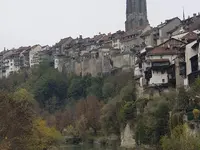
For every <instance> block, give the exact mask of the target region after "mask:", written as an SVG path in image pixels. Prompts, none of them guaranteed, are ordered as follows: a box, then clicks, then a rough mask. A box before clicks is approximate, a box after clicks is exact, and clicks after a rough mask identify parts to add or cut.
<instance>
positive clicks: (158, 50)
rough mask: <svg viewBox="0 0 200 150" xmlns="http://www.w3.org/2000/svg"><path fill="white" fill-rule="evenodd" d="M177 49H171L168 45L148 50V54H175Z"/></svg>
mask: <svg viewBox="0 0 200 150" xmlns="http://www.w3.org/2000/svg"><path fill="white" fill-rule="evenodd" d="M176 53H177V50H173V49H169V48H166V47H156V48H154V49H153V50H151V51H149V52H148V55H173V54H176Z"/></svg>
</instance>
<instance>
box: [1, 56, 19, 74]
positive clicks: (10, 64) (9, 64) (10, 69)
mask: <svg viewBox="0 0 200 150" xmlns="http://www.w3.org/2000/svg"><path fill="white" fill-rule="evenodd" d="M3 68H4V72H3V75H2V76H3V77H6V78H7V77H8V76H9V75H10V74H11V73H14V72H17V71H19V69H20V67H19V66H15V65H14V59H13V58H12V57H8V58H6V59H4V60H3Z"/></svg>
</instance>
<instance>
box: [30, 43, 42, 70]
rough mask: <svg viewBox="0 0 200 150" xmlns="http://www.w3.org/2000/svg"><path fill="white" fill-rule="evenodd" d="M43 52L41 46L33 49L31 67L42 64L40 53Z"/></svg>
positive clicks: (31, 51)
mask: <svg viewBox="0 0 200 150" xmlns="http://www.w3.org/2000/svg"><path fill="white" fill-rule="evenodd" d="M40 51H42V47H41V46H40V45H35V46H33V47H32V48H31V50H30V52H29V64H30V67H33V66H34V65H38V64H39V63H40V58H39V55H38V52H40Z"/></svg>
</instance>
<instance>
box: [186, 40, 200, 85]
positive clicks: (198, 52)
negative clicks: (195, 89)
mask: <svg viewBox="0 0 200 150" xmlns="http://www.w3.org/2000/svg"><path fill="white" fill-rule="evenodd" d="M196 43H197V41H194V42H192V43H189V44H187V45H186V49H185V62H186V78H185V79H184V86H186V87H187V86H188V85H189V81H188V75H189V74H191V73H192V66H191V65H192V64H191V61H190V59H191V58H192V57H193V56H195V55H198V61H199V62H198V66H199V68H198V69H200V43H198V44H199V46H198V49H193V48H192V46H193V45H194V44H196Z"/></svg>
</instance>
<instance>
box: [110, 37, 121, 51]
mask: <svg viewBox="0 0 200 150" xmlns="http://www.w3.org/2000/svg"><path fill="white" fill-rule="evenodd" d="M112 47H113V48H114V49H120V48H121V42H120V39H115V40H112Z"/></svg>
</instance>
